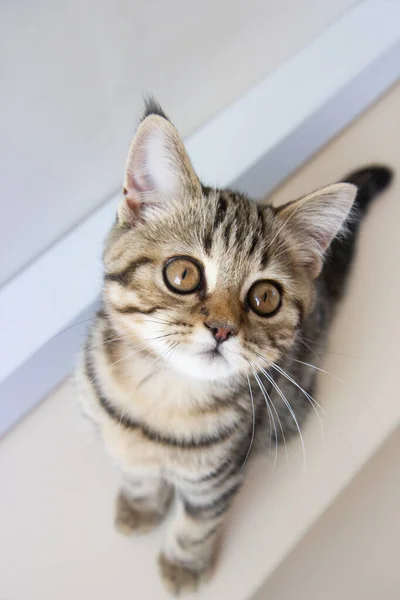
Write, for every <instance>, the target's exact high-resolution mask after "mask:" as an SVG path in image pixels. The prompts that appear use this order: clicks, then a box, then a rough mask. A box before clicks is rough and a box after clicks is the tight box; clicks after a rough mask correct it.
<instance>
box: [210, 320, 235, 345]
mask: <svg viewBox="0 0 400 600" xmlns="http://www.w3.org/2000/svg"><path fill="white" fill-rule="evenodd" d="M204 325H205V326H206V327H207V329H209V330H210V331H211V333H212V334H213V336H214V338H215V340H216V341H217V342H218V344H222V342H226V340H227V339H228V338H230V337H231V335H235V334H236V333H237V328H236V327H235V326H234V325H228V326H223V327H220V326H219V324H218V323H210V322H208V323H204Z"/></svg>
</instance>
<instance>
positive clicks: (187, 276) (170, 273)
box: [163, 256, 203, 294]
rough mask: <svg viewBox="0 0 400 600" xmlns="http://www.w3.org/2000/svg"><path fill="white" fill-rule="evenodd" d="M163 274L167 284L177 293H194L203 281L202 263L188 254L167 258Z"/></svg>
mask: <svg viewBox="0 0 400 600" xmlns="http://www.w3.org/2000/svg"><path fill="white" fill-rule="evenodd" d="M163 275H164V281H165V285H166V286H167V287H168V288H169V289H170V290H172V291H173V292H175V293H177V294H192V293H193V292H195V291H196V290H197V289H198V288H199V287H200V285H201V283H202V281H203V273H202V270H201V267H200V265H199V264H198V263H197V262H196V261H195V260H194V259H193V258H189V257H187V256H176V257H175V258H170V259H169V260H167V262H166V263H165V266H164V271H163Z"/></svg>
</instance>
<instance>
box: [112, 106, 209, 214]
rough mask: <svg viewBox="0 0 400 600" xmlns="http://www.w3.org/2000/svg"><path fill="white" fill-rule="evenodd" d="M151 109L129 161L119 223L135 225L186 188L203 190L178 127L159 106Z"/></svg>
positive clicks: (144, 120) (165, 206) (135, 140)
mask: <svg viewBox="0 0 400 600" xmlns="http://www.w3.org/2000/svg"><path fill="white" fill-rule="evenodd" d="M150 110H151V107H150ZM148 113H149V107H147V109H146V115H147V116H145V118H144V119H143V121H142V122H141V123H140V125H139V127H138V130H137V132H136V135H135V137H134V139H133V141H132V143H131V146H130V148H129V154H128V160H127V162H126V168H125V180H124V198H123V199H122V200H121V202H120V204H119V207H118V220H119V223H120V224H121V225H125V226H126V225H128V226H134V225H135V224H136V223H137V222H143V221H145V220H146V219H147V218H149V217H151V216H152V215H153V214H157V213H158V212H159V211H160V210H165V209H166V208H168V205H169V204H170V203H171V202H175V201H178V200H179V199H180V198H181V197H182V195H183V192H184V191H186V192H188V193H191V194H197V193H199V192H200V193H201V184H200V182H199V179H198V178H197V176H196V174H195V172H194V169H193V167H192V165H191V163H190V159H189V157H188V155H187V152H186V150H185V147H184V145H183V142H182V140H181V138H180V136H179V134H178V132H177V130H176V128H175V127H174V126H173V125H172V123H171V122H170V121H169V120H168V119H167V118H166V117H165V115H163V113H162V111H161V109H160V108H159V107H158V110H157V112H154V111H152V112H150V114H148Z"/></svg>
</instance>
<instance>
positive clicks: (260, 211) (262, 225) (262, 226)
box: [257, 204, 265, 238]
mask: <svg viewBox="0 0 400 600" xmlns="http://www.w3.org/2000/svg"><path fill="white" fill-rule="evenodd" d="M257 218H258V224H259V227H260V238H265V221H264V211H263V208H262V206H260V205H259V204H257Z"/></svg>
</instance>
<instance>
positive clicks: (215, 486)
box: [78, 103, 382, 594]
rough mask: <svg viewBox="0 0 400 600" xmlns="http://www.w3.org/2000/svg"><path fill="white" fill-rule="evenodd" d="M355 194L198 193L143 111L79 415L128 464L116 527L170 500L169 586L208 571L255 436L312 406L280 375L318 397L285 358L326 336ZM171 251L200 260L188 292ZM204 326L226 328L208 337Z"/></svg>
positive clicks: (135, 522) (288, 425) (163, 127)
mask: <svg viewBox="0 0 400 600" xmlns="http://www.w3.org/2000/svg"><path fill="white" fill-rule="evenodd" d="M381 187H382V186H381ZM355 193H356V188H355V187H354V186H353V185H351V184H337V185H336V186H335V185H334V186H329V187H328V188H325V189H324V190H322V191H320V192H318V193H315V194H313V195H310V197H307V198H306V199H302V200H300V201H297V202H295V203H293V204H290V205H286V206H285V207H283V208H282V209H279V210H278V209H275V208H273V207H272V206H268V205H261V204H257V203H255V202H251V201H249V199H248V198H246V197H245V196H244V195H242V194H240V193H237V192H234V191H231V190H218V189H211V188H207V187H205V186H202V185H201V184H200V182H199V180H198V178H197V176H196V174H195V173H194V171H193V169H192V167H191V165H190V161H189V158H188V157H187V155H186V152H185V149H184V146H183V143H182V141H181V140H180V138H179V136H178V133H177V131H176V129H175V128H174V127H173V126H172V124H171V123H170V122H169V121H168V120H167V118H166V117H165V115H164V114H163V113H162V111H161V109H160V108H159V107H158V105H155V104H154V103H153V104H152V103H150V104H149V105H148V107H147V112H146V115H145V118H144V120H143V121H142V123H141V125H140V127H139V129H138V133H137V135H136V137H135V139H134V141H133V143H132V146H131V149H130V153H129V157H128V163H127V168H126V176H125V181H124V197H123V199H122V200H121V205H120V207H119V210H118V219H117V221H116V223H115V225H114V226H113V228H112V230H111V232H110V235H109V238H108V240H107V243H106V246H105V250H104V268H105V278H104V286H103V292H102V299H103V308H102V311H101V312H100V313H99V315H98V317H97V319H96V322H95V324H94V325H93V327H92V328H91V332H90V335H89V337H88V340H87V343H86V348H85V351H84V352H83V353H82V359H81V363H80V366H79V369H78V382H79V388H80V392H81V396H82V401H83V406H84V410H85V412H86V414H87V415H88V416H89V417H90V418H91V419H92V421H93V422H94V423H95V424H96V426H97V429H98V431H99V432H100V435H101V437H102V439H103V441H104V444H105V446H106V448H107V450H108V452H109V454H110V455H111V456H112V457H113V459H114V460H115V462H116V463H117V464H118V465H119V466H120V468H121V472H122V480H123V483H122V487H121V491H120V493H119V496H118V499H117V504H116V526H117V527H118V529H119V530H120V531H122V532H123V533H129V534H130V533H131V532H133V531H136V532H143V531H147V530H148V529H150V528H152V527H154V526H156V525H157V524H158V523H159V522H160V520H161V519H162V518H163V517H164V515H165V513H166V511H167V509H168V507H169V505H170V501H171V499H172V497H175V500H176V512H175V517H174V519H173V521H172V524H171V526H170V529H169V532H168V536H167V539H166V542H165V545H164V548H163V550H162V553H161V556H160V560H159V567H160V572H161V575H162V577H163V580H164V582H165V584H166V585H167V587H168V588H169V589H170V590H171V591H172V592H173V593H176V594H181V593H182V592H184V591H187V590H189V589H193V588H195V587H196V586H197V585H198V583H199V581H200V580H201V579H203V578H204V577H205V576H206V575H209V574H210V572H211V570H212V568H213V566H214V562H215V558H216V549H217V540H218V536H219V532H220V529H221V523H222V521H223V518H224V514H225V512H226V510H227V509H228V507H229V505H230V503H231V501H232V500H233V498H234V496H235V494H236V493H237V491H238V490H239V488H240V486H241V483H242V481H243V477H244V471H245V470H244V469H243V468H242V467H243V465H244V463H245V460H246V458H247V455H248V452H249V447H250V446H251V443H252V441H253V433H254V430H253V427H254V428H255V434H256V441H257V443H258V445H260V444H259V442H260V441H263V440H267V441H268V440H269V439H271V438H272V440H273V441H275V440H277V441H278V440H280V439H281V438H282V436H286V438H287V437H289V435H290V434H291V433H292V432H293V431H295V430H296V429H297V427H298V426H299V424H301V423H302V422H303V420H304V416H305V414H306V413H307V412H308V409H309V405H310V402H309V398H307V396H306V395H303V393H302V392H300V390H299V388H298V387H296V386H295V385H293V383H292V382H291V381H290V380H289V379H288V378H287V377H285V376H284V375H283V374H282V372H281V371H278V370H276V369H278V368H280V369H284V371H285V372H287V371H289V373H290V374H291V377H293V378H294V380H296V382H298V384H299V385H300V386H301V387H302V388H303V389H304V390H305V394H307V393H308V394H310V393H312V392H313V384H314V375H313V372H311V373H310V370H307V369H305V368H304V366H302V365H300V363H298V362H293V360H294V359H295V360H302V361H308V362H315V357H314V356H311V355H310V350H309V348H310V347H309V345H308V343H306V342H305V341H304V343H303V340H312V343H313V344H320V343H323V342H324V339H325V333H326V329H327V327H328V325H329V322H330V318H331V314H332V309H333V302H332V300H331V296H330V294H328V293H327V291H326V289H327V288H326V286H325V279H327V273H326V271H325V270H324V271H323V272H322V274H321V275H320V276H319V277H318V279H316V277H317V276H318V275H319V273H320V271H321V268H322V259H323V255H324V252H325V250H326V248H327V247H328V246H329V244H330V242H331V240H332V238H333V237H334V236H335V235H336V233H337V231H338V230H339V229H340V227H341V225H342V223H343V221H344V220H345V219H346V216H347V214H348V211H349V210H350V207H351V205H352V202H353V199H354V196H355ZM353 237H354V235H353ZM174 256H188V257H190V258H191V259H194V260H196V261H197V263H198V264H199V265H201V269H202V273H203V283H202V285H201V287H200V288H199V289H198V290H196V291H195V292H194V293H191V294H187V295H179V294H176V293H174V292H173V291H171V290H170V289H169V288H168V287H167V286H166V285H165V282H164V280H163V268H164V265H165V264H166V261H167V260H168V259H170V258H171V257H174ZM332 260H334V256H333V257H332ZM344 279H345V278H344V276H343V277H342V279H341V280H340V281H339V280H338V286H342V284H344ZM257 280H270V281H273V282H276V285H278V286H279V289H280V290H281V292H282V295H281V304H280V307H279V310H277V312H276V314H273V316H271V317H270V318H269V317H260V316H258V315H257V314H255V313H254V312H253V311H252V310H251V309H250V306H249V303H248V301H247V297H246V296H247V293H248V291H249V289H250V287H251V286H252V284H254V282H255V281H257ZM331 284H332V282H331V281H330V285H331ZM210 323H211V324H212V326H215V327H230V331H231V332H232V335H231V336H230V337H229V339H228V340H227V341H225V342H224V343H222V344H217V343H216V341H215V340H214V337H213V334H212V330H213V329H212V327H211V328H210ZM217 351H218V352H217ZM274 365H277V367H276V368H275V366H274ZM263 368H265V372H266V373H267V374H268V376H269V378H270V379H269V380H268V377H267V379H265V378H264V375H265V373H264V372H263V371H262V369H263ZM261 377H262V378H263V384H262V385H263V388H261V387H259V383H260V381H261V379H260V378H261ZM257 378H258V380H257ZM271 379H273V381H274V383H271ZM275 382H276V383H275ZM275 386H279V390H282V392H281V393H280V392H278V391H277V387H275ZM284 398H287V399H288V400H289V401H290V405H291V408H292V412H290V411H289V410H288V406H287V404H286V403H285V401H284ZM268 399H269V401H270V404H269V406H268V407H267V406H266V404H265V402H266V401H268ZM275 416H276V417H277V418H278V419H279V421H280V423H281V425H280V426H278V425H277V423H278V419H277V418H275Z"/></svg>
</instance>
